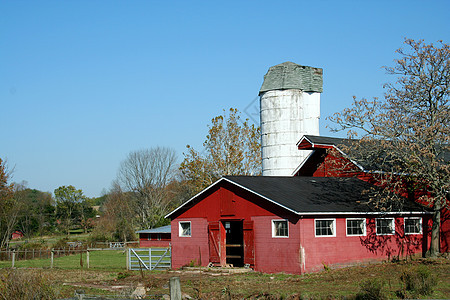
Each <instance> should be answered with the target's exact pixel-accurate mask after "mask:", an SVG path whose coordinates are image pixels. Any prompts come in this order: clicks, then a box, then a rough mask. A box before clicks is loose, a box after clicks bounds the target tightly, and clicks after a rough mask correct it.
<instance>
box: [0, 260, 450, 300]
mask: <svg viewBox="0 0 450 300" xmlns="http://www.w3.org/2000/svg"><path fill="white" fill-rule="evenodd" d="M417 266H423V267H425V268H427V269H429V270H430V272H431V273H432V274H433V275H434V276H436V277H437V278H438V283H437V287H436V288H435V290H434V292H433V293H432V294H431V295H428V296H427V298H441V299H449V298H450V268H449V267H450V261H449V260H448V259H446V258H439V259H436V260H422V259H419V260H415V261H412V262H397V263H381V264H373V265H367V266H358V267H351V268H344V269H338V270H330V271H323V272H319V273H312V274H305V275H287V274H262V273H257V272H252V273H244V274H230V273H218V272H214V270H207V269H204V271H203V272H199V271H196V272H195V271H181V272H180V271H166V272H146V273H144V277H143V278H142V276H141V274H140V272H138V271H124V270H123V271H117V270H114V271H113V270H107V269H105V270H85V269H84V270H62V269H54V270H49V269H40V270H36V269H20V270H19V271H21V272H23V274H25V275H24V276H26V275H27V274H33V273H36V272H39V273H40V274H42V276H45V278H46V280H49V281H50V282H52V286H54V287H55V288H56V289H57V290H58V292H59V294H60V296H61V297H71V296H73V293H74V291H75V290H76V289H84V290H85V291H86V293H89V294H116V295H125V294H129V293H130V292H131V291H132V290H133V289H134V288H135V287H136V286H137V284H138V283H143V284H144V285H145V286H146V287H147V288H148V293H149V294H153V295H157V294H167V293H168V281H169V278H170V277H173V276H177V277H180V280H181V285H182V292H183V293H185V294H188V295H190V296H191V297H194V298H201V299H230V298H231V299H243V298H244V299H303V298H316V299H322V298H330V299H336V298H343V297H346V298H354V297H355V295H356V294H357V292H358V290H359V287H360V283H361V282H362V281H363V280H367V279H369V280H371V279H374V280H380V281H383V282H384V283H385V285H384V288H385V289H386V293H387V295H388V297H389V298H396V297H397V293H396V292H398V291H399V290H400V289H401V288H402V285H401V284H402V282H401V280H400V277H401V275H402V274H403V273H404V272H405V270H409V269H411V268H415V267H417ZM5 272H8V270H6V269H2V270H0V275H2V274H5Z"/></svg>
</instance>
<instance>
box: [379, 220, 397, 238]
mask: <svg viewBox="0 0 450 300" xmlns="http://www.w3.org/2000/svg"><path fill="white" fill-rule="evenodd" d="M378 220H391V221H392V231H391V233H378V224H377V221H378ZM375 232H376V234H377V235H394V234H395V218H375Z"/></svg>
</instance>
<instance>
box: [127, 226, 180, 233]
mask: <svg viewBox="0 0 450 300" xmlns="http://www.w3.org/2000/svg"><path fill="white" fill-rule="evenodd" d="M170 232H171V227H170V225H166V226H162V227H158V228H152V229H143V230H139V231H136V233H170Z"/></svg>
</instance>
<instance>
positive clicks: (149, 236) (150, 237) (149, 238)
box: [147, 233, 152, 241]
mask: <svg viewBox="0 0 450 300" xmlns="http://www.w3.org/2000/svg"><path fill="white" fill-rule="evenodd" d="M147 239H148V240H149V241H151V240H152V234H151V233H147Z"/></svg>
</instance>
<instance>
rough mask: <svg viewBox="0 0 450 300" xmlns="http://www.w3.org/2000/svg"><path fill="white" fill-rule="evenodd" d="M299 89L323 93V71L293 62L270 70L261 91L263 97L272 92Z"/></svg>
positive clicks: (265, 76)
mask: <svg viewBox="0 0 450 300" xmlns="http://www.w3.org/2000/svg"><path fill="white" fill-rule="evenodd" d="M286 89H299V90H302V91H305V92H319V93H322V91H323V70H322V69H321V68H314V67H308V66H301V65H298V64H296V63H293V62H290V61H288V62H284V63H282V64H279V65H276V66H273V67H270V68H269V71H267V74H266V75H264V82H263V84H262V86H261V89H260V90H259V94H260V95H261V94H262V93H264V92H267V91H271V90H286Z"/></svg>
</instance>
